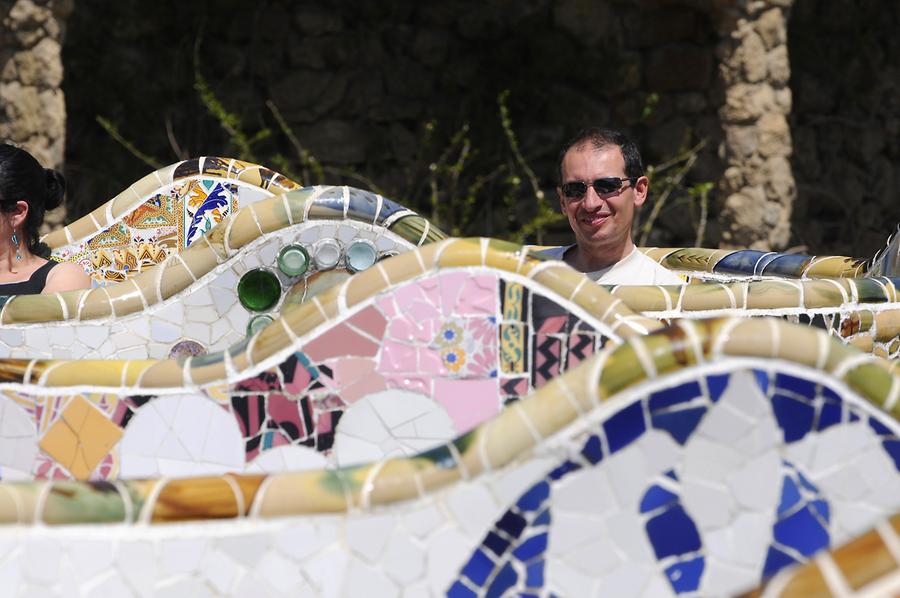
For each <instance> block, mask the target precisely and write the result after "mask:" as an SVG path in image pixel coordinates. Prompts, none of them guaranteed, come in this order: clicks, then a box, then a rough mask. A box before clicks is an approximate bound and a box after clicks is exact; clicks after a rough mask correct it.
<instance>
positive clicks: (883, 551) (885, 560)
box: [832, 531, 897, 590]
mask: <svg viewBox="0 0 900 598" xmlns="http://www.w3.org/2000/svg"><path fill="white" fill-rule="evenodd" d="M832 557H833V558H834V562H835V563H836V564H837V566H838V568H839V569H840V570H841V573H843V574H844V578H845V579H846V580H847V582H848V583H849V584H850V587H851V588H853V589H854V590H859V589H861V588H862V587H863V586H864V585H866V584H868V583H869V582H872V581H875V580H876V579H878V578H879V577H882V576H884V575H886V574H888V573H890V572H891V571H893V570H894V569H896V568H897V563H896V562H895V561H894V559H893V557H891V553H890V551H888V548H887V546H885V544H884V541H882V539H881V536H880V535H879V534H878V533H877V532H874V531H872V532H869V533H867V534H864V535H862V536H859V537H857V538H856V539H854V540H851V541H850V542H849V543H847V544H845V545H843V546H841V547H840V548H838V549H837V550H835V551H834V552H833V553H832Z"/></svg>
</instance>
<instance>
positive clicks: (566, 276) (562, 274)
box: [531, 264, 593, 299]
mask: <svg viewBox="0 0 900 598" xmlns="http://www.w3.org/2000/svg"><path fill="white" fill-rule="evenodd" d="M531 278H532V280H534V281H535V282H537V283H540V284H541V285H543V286H545V287H547V288H548V289H550V290H551V291H553V292H555V293H556V294H557V295H559V296H561V297H562V298H563V299H571V298H572V297H573V296H574V295H575V289H577V288H580V287H584V286H586V285H589V284H592V283H593V281H591V280H590V279H589V278H587V277H586V276H585V275H584V274H582V273H581V272H578V271H576V270H573V269H572V268H569V267H567V266H563V265H555V264H554V265H552V266H549V267H547V268H543V269H541V270H538V271H537V273H536V274H534V275H533V276H531Z"/></svg>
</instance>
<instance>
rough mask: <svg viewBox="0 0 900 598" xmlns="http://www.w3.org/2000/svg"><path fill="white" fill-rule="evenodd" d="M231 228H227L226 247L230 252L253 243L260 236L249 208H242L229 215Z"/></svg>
mask: <svg viewBox="0 0 900 598" xmlns="http://www.w3.org/2000/svg"><path fill="white" fill-rule="evenodd" d="M230 220H231V226H230V227H228V234H227V242H226V247H228V248H229V249H230V250H231V251H235V250H238V249H240V248H241V247H243V246H244V245H246V244H247V243H250V242H251V241H254V240H256V239H258V238H259V237H260V235H261V234H262V233H261V232H260V230H259V226H258V225H257V224H256V218H255V217H254V216H253V211H252V210H251V209H250V208H249V207H246V208H242V209H240V210H238V211H237V212H235V213H234V214H232V215H231V217H230Z"/></svg>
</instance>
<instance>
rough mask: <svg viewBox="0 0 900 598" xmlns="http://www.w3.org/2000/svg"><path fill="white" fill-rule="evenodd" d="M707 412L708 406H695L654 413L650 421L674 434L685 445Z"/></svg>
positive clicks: (678, 441) (676, 440)
mask: <svg viewBox="0 0 900 598" xmlns="http://www.w3.org/2000/svg"><path fill="white" fill-rule="evenodd" d="M705 414H706V407H694V408H691V409H680V410H678V411H670V412H668V413H654V414H653V415H651V416H650V421H651V423H652V424H653V427H654V428H656V429H662V430H665V431H666V432H668V433H669V434H671V435H672V438H674V439H675V442H677V443H678V444H680V445H682V446H684V443H685V442H687V439H688V438H690V436H691V434H692V433H693V432H694V430H695V429H696V428H697V425H698V424H699V423H700V420H702V419H703V416H704V415H705Z"/></svg>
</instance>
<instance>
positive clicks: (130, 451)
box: [119, 395, 244, 478]
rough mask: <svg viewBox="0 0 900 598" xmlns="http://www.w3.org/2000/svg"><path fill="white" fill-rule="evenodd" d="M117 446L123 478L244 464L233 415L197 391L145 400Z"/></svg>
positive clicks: (214, 470) (219, 469) (203, 471)
mask: <svg viewBox="0 0 900 598" xmlns="http://www.w3.org/2000/svg"><path fill="white" fill-rule="evenodd" d="M119 447H120V448H119V455H120V459H121V466H120V467H121V473H120V476H121V477H123V478H128V477H134V478H138V477H156V476H160V475H165V476H177V477H184V476H187V475H215V474H222V473H227V472H229V471H240V470H242V469H243V468H244V448H243V447H244V443H243V439H242V437H241V433H240V430H239V429H238V426H237V422H236V420H235V419H234V416H233V415H231V414H229V413H227V412H226V411H225V410H224V409H222V408H221V407H219V406H218V405H216V404H215V403H214V402H213V401H211V400H210V399H208V398H206V397H204V396H202V395H173V396H161V397H157V398H155V399H153V400H151V401H149V402H148V403H146V404H144V405H143V406H142V407H141V408H140V409H139V410H138V411H137V413H136V415H135V416H134V417H133V418H132V420H131V421H130V422H129V424H128V426H127V427H126V428H125V433H124V435H123V437H122V440H121V441H120V443H119Z"/></svg>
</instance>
